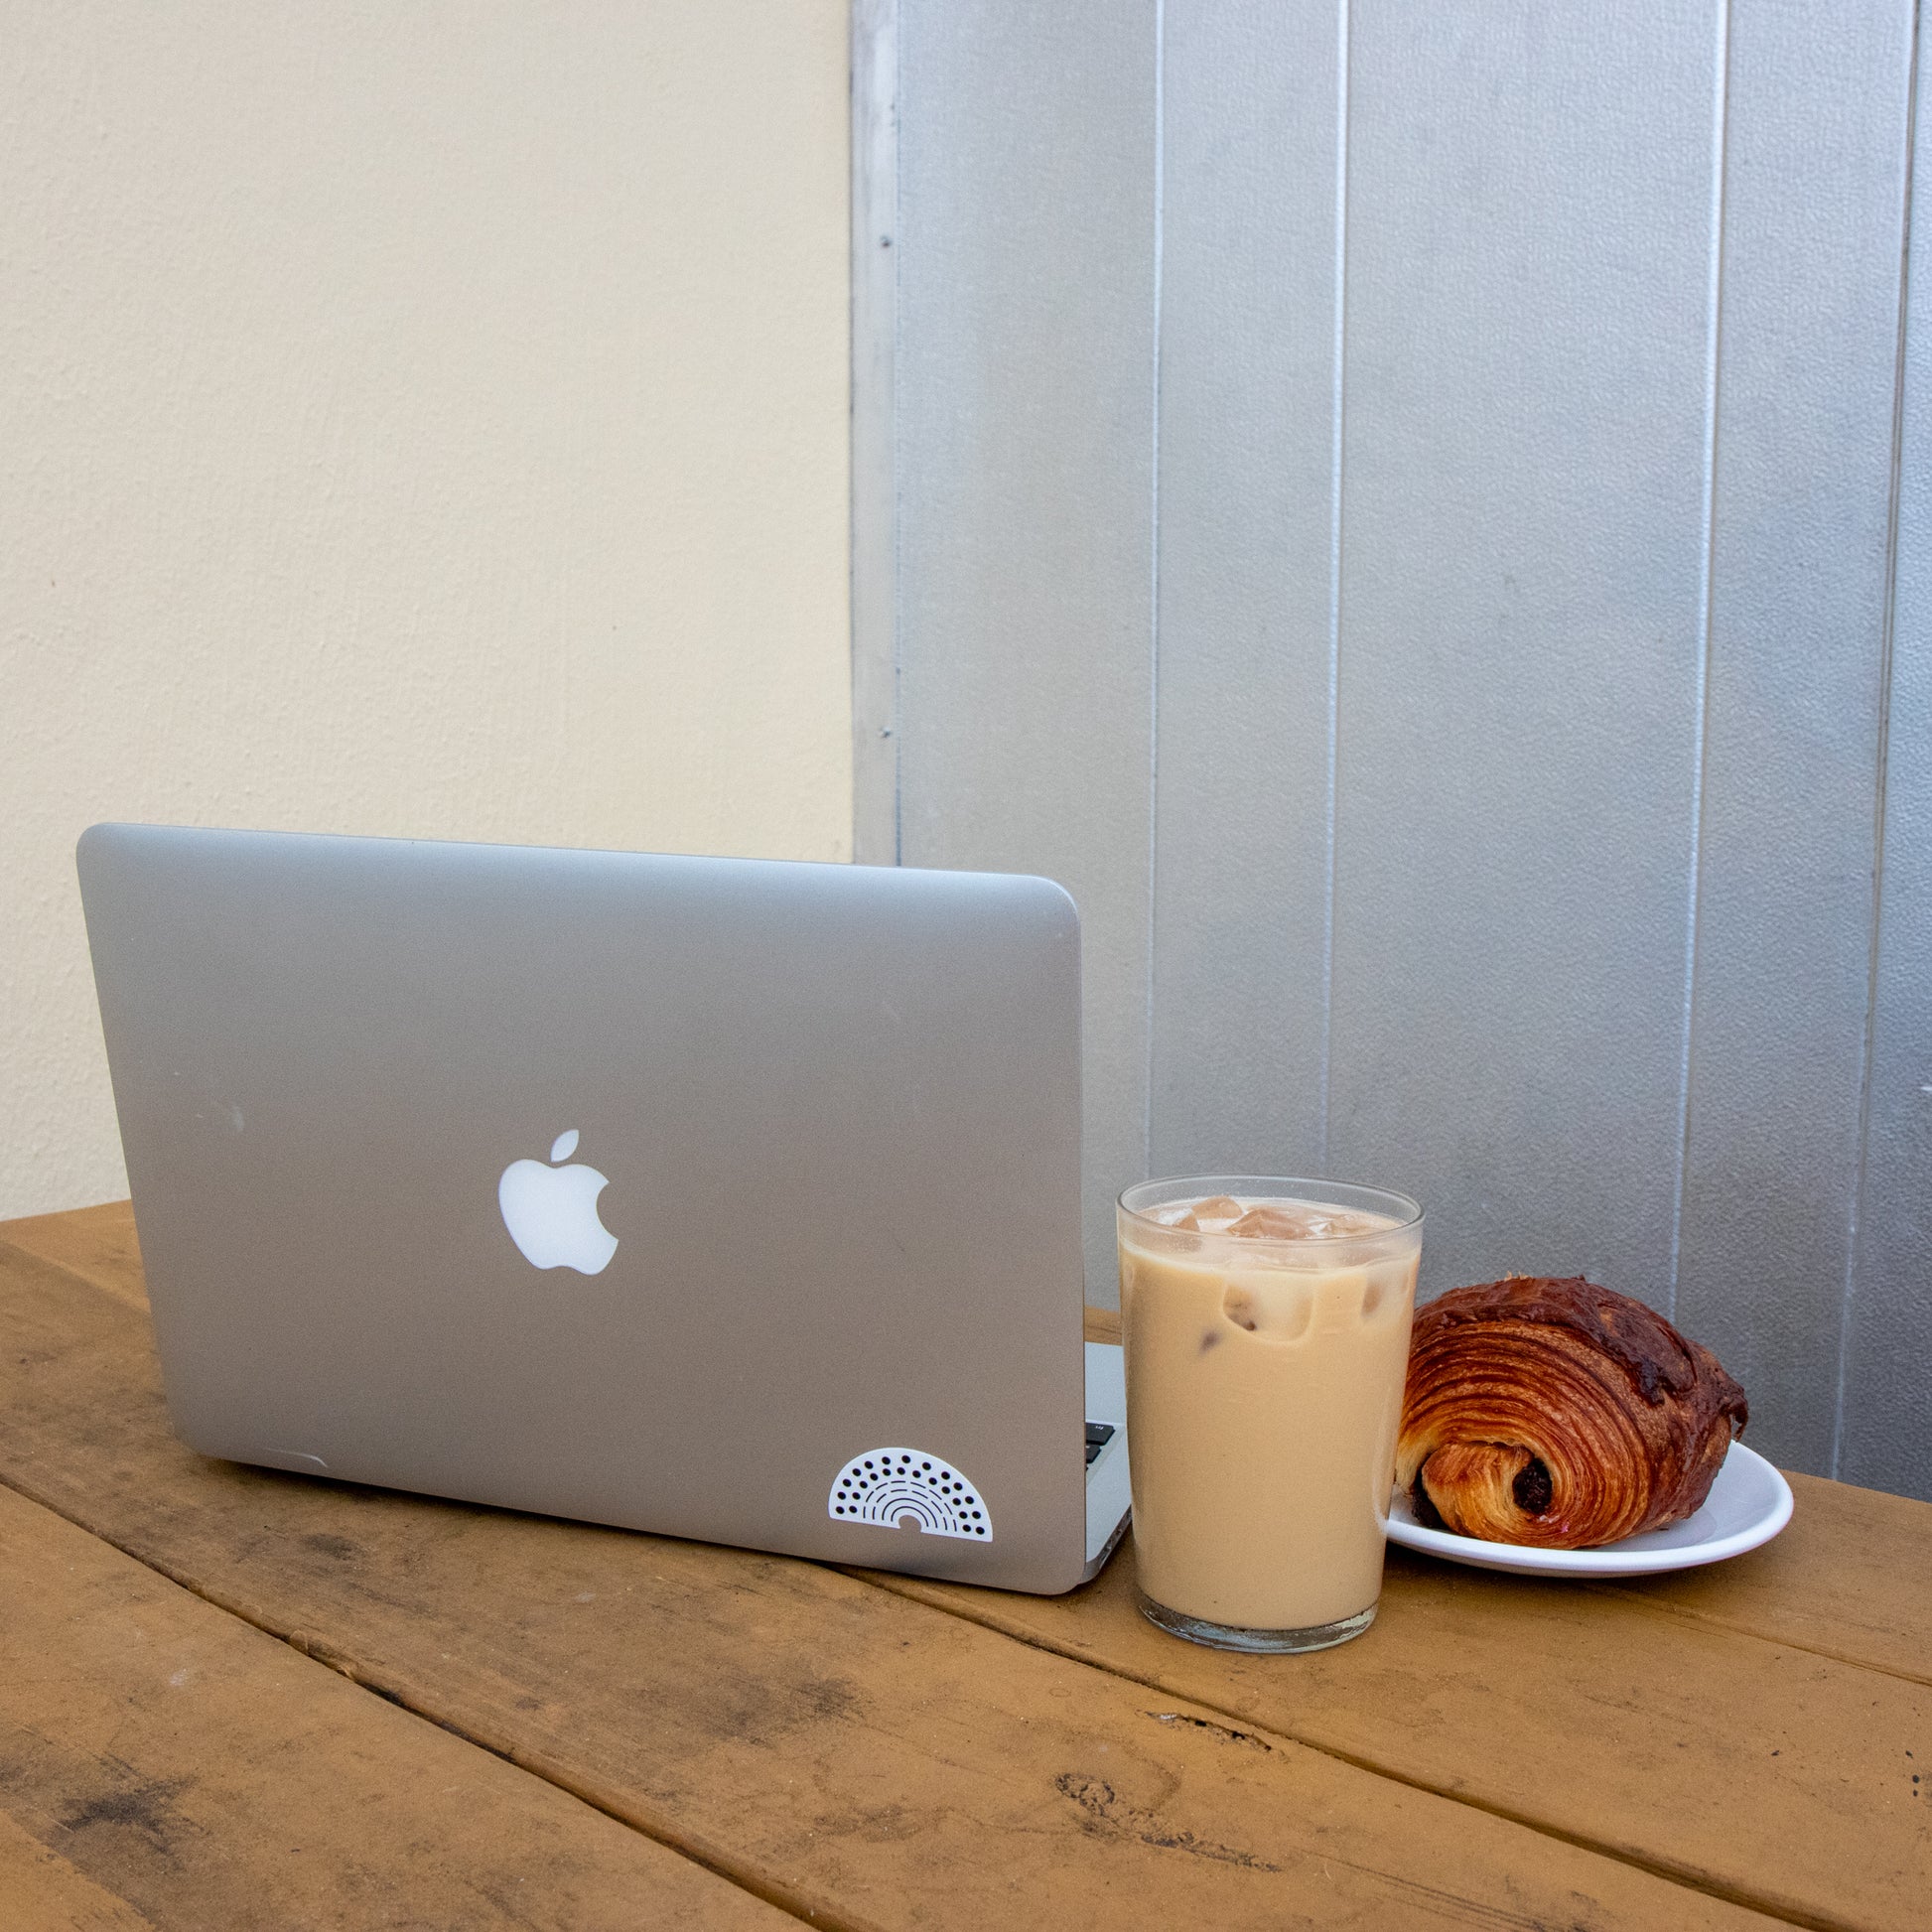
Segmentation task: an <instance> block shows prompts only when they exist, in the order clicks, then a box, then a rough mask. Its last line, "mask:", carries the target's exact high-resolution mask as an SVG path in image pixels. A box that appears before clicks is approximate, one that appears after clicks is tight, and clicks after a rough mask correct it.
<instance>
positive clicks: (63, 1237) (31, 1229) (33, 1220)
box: [0, 1200, 148, 1309]
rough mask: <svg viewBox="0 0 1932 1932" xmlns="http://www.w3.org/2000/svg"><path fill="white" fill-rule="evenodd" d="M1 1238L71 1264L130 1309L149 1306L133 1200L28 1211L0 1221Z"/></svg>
mask: <svg viewBox="0 0 1932 1932" xmlns="http://www.w3.org/2000/svg"><path fill="white" fill-rule="evenodd" d="M0 1241H7V1242H11V1243H12V1244H13V1245H14V1246H15V1247H17V1248H24V1249H26V1251H27V1252H28V1253H29V1254H30V1255H39V1256H40V1257H41V1258H42V1259H43V1260H45V1261H58V1262H59V1263H60V1264H61V1266H62V1267H64V1268H71V1269H72V1270H73V1272H74V1273H75V1274H77V1275H84V1276H85V1277H86V1278H87V1280H88V1281H90V1282H92V1283H93V1284H94V1286H95V1287H96V1288H104V1289H105V1290H106V1291H107V1293H108V1294H109V1295H114V1296H118V1297H119V1298H120V1299H121V1300H122V1301H123V1302H125V1303H126V1304H127V1305H128V1307H129V1308H135V1309H145V1308H146V1307H147V1306H148V1285H147V1282H146V1280H145V1279H144V1278H143V1276H142V1274H141V1237H140V1236H139V1234H137V1233H136V1232H135V1228H134V1203H133V1202H132V1201H131V1200H110V1201H102V1202H101V1204H100V1205H99V1206H98V1207H73V1208H69V1209H68V1210H67V1211H66V1212H65V1213H60V1214H29V1215H27V1216H26V1217H25V1218H23V1219H21V1220H17V1221H0Z"/></svg>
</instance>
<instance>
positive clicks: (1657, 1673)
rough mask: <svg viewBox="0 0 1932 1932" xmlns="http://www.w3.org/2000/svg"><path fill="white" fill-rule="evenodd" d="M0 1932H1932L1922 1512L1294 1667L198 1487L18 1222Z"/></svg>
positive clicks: (856, 1583) (1100, 1608)
mask: <svg viewBox="0 0 1932 1932" xmlns="http://www.w3.org/2000/svg"><path fill="white" fill-rule="evenodd" d="M0 1341H3V1342H4V1348H3V1349H0V1485H4V1486H0V1926H5V1927H7V1928H9V1932H11V1929H12V1928H19V1927H39V1926H86V1927H115V1928H122V1927H139V1926H146V1925H152V1926H168V1927H175V1926H179V1927H187V1928H193V1929H194V1932H207V1929H209V1928H213V1929H215V1932H219V1928H226V1927H231V1926H232V1927H255V1926H261V1927H274V1928H283V1927H296V1926H344V1927H361V1926H392V1925H393V1926H404V1925H406V1926H436V1927H443V1926H448V1927H477V1926H492V1925H499V1924H505V1925H518V1926H546V1927H548V1926H556V1927H603V1926H641V1925H650V1926H656V1925H678V1926H694V1927H706V1928H710V1927H745V1928H756V1927H774V1928H775V1927H777V1926H780V1925H782V1924H784V1923H785V1922H787V1920H788V1919H790V1920H799V1919H803V1920H806V1921H808V1922H810V1923H812V1924H817V1925H825V1926H834V1927H852V1928H860V1927H882V1928H883V1927H905V1928H912V1927H919V1928H952V1927H972V1928H982V1927H1032V1926H1046V1927H1051V1928H1053V1929H1054V1932H1070V1929H1071V1928H1075V1927H1084V1926H1096V1927H1102V1926H1104V1927H1123V1926H1134V1927H1142V1926H1148V1927H1162V1928H1167V1927H1192V1926H1214V1927H1257V1928H1260V1927H1267V1928H1271V1929H1272V1928H1279V1927H1286V1926H1299V1925H1312V1926H1403V1927H1406V1926H1433V1925H1446V1926H1458V1927H1480V1928H1497V1929H1499V1932H1500V1929H1503V1928H1531V1927H1550V1928H1579V1927H1587V1928H1610V1927H1640V1928H1645V1932H1654V1929H1655V1928H1674V1927H1680V1926H1684V1927H1703V1926H1712V1927H1742V1926H1747V1925H1752V1924H1757V1925H1765V1924H1769V1923H1771V1922H1773V1921H1776V1920H1783V1921H1785V1922H1788V1923H1793V1924H1798V1925H1806V1926H1830V1927H1838V1926H1847V1927H1851V1926H1859V1927H1892V1928H1900V1932H1903V1929H1904V1928H1913V1932H1924V1928H1926V1927H1928V1926H1932V1824H1929V1823H1928V1821H1932V1507H1929V1506H1927V1505H1925V1504H1921V1503H1915V1502H1907V1501H1903V1500H1901V1499H1899V1498H1897V1497H1893V1496H1884V1495H1878V1494H1875V1493H1873V1492H1870V1491H1866V1490H1859V1489H1851V1488H1846V1487H1843V1486H1841V1485H1838V1484H1835V1483H1829V1482H1820V1481H1815V1480H1812V1479H1809V1478H1806V1477H1796V1478H1794V1479H1793V1480H1794V1486H1795V1487H1796V1490H1797V1495H1798V1511H1797V1516H1796V1519H1795V1521H1794V1522H1793V1524H1792V1526H1791V1528H1790V1529H1789V1530H1788V1531H1787V1532H1786V1533H1785V1535H1784V1536H1783V1537H1781V1538H1780V1539H1779V1540H1778V1541H1777V1542H1775V1543H1773V1544H1772V1545H1770V1546H1769V1547H1768V1548H1766V1549H1765V1550H1762V1551H1760V1552H1757V1553H1755V1554H1753V1555H1751V1556H1748V1557H1744V1558H1741V1559H1739V1560H1737V1561H1736V1562H1734V1563H1730V1564H1726V1565H1723V1566H1721V1567H1719V1568H1716V1569H1713V1570H1707V1571H1694V1572H1691V1573H1689V1574H1687V1575H1685V1576H1683V1577H1680V1578H1676V1579H1669V1580H1658V1581H1652V1582H1648V1583H1641V1584H1613V1585H1599V1586H1592V1587H1577V1586H1574V1585H1569V1586H1559V1585H1546V1584H1536V1583H1530V1582H1526V1581H1522V1580H1518V1579H1509V1578H1502V1577H1493V1576H1488V1575H1485V1574H1482V1573H1479V1572H1474V1571H1466V1570H1458V1569H1453V1568H1450V1567H1447V1566H1438V1565H1435V1564H1431V1563H1429V1562H1426V1561H1423V1560H1419V1559H1410V1558H1407V1557H1405V1556H1403V1555H1402V1554H1401V1553H1399V1552H1392V1553H1391V1556H1390V1563H1389V1578H1388V1587H1387V1591H1386V1593H1385V1595H1384V1597H1383V1600H1382V1613H1381V1617H1380V1620H1379V1621H1378V1622H1377V1623H1376V1625H1375V1627H1374V1629H1373V1630H1371V1631H1370V1632H1369V1634H1368V1635H1367V1636H1366V1637H1363V1638H1361V1639H1360V1640H1358V1641H1357V1642H1355V1643H1351V1644H1346V1645H1344V1646H1342V1647H1341V1648H1340V1649H1337V1650H1332V1651H1327V1652H1325V1653H1323V1654H1321V1655H1319V1656H1315V1657H1307V1658H1241V1657H1233V1656H1228V1655H1224V1654H1222V1653H1219V1652H1215V1651H1209V1650H1200V1649H1196V1648H1194V1647H1193V1646H1191V1645H1188V1644H1183V1643H1178V1642H1176V1641H1174V1640H1173V1639H1172V1638H1170V1637H1166V1636H1164V1635H1162V1634H1161V1633H1160V1632H1159V1631H1157V1630H1155V1629H1153V1628H1152V1627H1151V1626H1150V1625H1149V1624H1147V1623H1146V1622H1145V1621H1144V1620H1143V1619H1142V1618H1141V1617H1140V1616H1139V1615H1138V1614H1137V1613H1136V1612H1135V1609H1134V1606H1133V1601H1132V1596H1131V1593H1130V1584H1131V1570H1132V1565H1131V1560H1130V1559H1128V1558H1126V1557H1121V1558H1117V1559H1116V1560H1115V1562H1114V1563H1113V1564H1112V1566H1111V1567H1110V1568H1109V1570H1108V1571H1107V1573H1106V1574H1105V1575H1104V1576H1103V1577H1102V1578H1101V1579H1100V1581H1099V1582H1097V1583H1096V1584H1094V1585H1093V1586H1091V1587H1089V1588H1087V1589H1084V1590H1081V1591H1079V1592H1078V1593H1077V1594H1075V1595H1072V1596H1067V1597H1060V1598H1052V1599H1045V1598H1039V1597H1026V1596H1009V1595H1005V1594H1002V1593H999V1592H996V1591H990V1590H974V1589H968V1588H963V1587H956V1586H947V1585H939V1584H929V1583H924V1582H920V1581H916V1580H913V1579H909V1578H901V1577H888V1576H880V1575H854V1574H847V1573H844V1572H841V1571H836V1570H830V1569H825V1568H822V1567H820V1566H817V1565H814V1564H809V1563H801V1562H795V1561H791V1560H789V1559H785V1558H778V1557H766V1556H758V1555H754V1554H750V1553H747V1552H743V1551H735V1550H721V1549H713V1548H709V1547H707V1546H704V1545H700V1544H692V1543H676V1542H669V1541H664V1540H660V1539H657V1538H653V1537H646V1536H636V1535H630V1534H626V1533H623V1532H621V1531H615V1530H602V1529H594V1528H590V1527H586V1526H584V1525H580V1524H572V1523H560V1522H552V1521H548V1520H544V1519H540V1518H532V1517H522V1516H515V1515H510V1514H507V1513H504V1512H501V1511H495V1510H487V1509H475V1508H469V1507H464V1506H461V1505H456V1504H450V1503H439V1502H431V1501H425V1500H420V1499H417V1498H414V1497H409V1496H402V1495H395V1494H391V1493H388V1492H383V1491H375V1490H366V1489H355V1488H351V1487H347V1486H342V1485H336V1484H332V1483H329V1482H324V1481H315V1480H311V1479H308V1478H305V1477H301V1476H291V1475H280V1474H276V1473H273V1472H269V1471H264V1470H258V1469H248V1468H242V1467H237V1466H234V1465H232V1464H227V1463H220V1462H209V1461H206V1460H204V1459H202V1458H201V1457H199V1456H197V1455H194V1454H192V1453H191V1452H190V1451H189V1450H187V1449H184V1448H182V1447H181V1446H180V1445H179V1444H178V1443H177V1442H176V1441H175V1439H174V1437H173V1435H172V1434H171V1433H170V1430H169V1427H168V1421H167V1416H166V1412H165V1410H164V1409H163V1406H162V1400H161V1391H160V1385H159V1380H158V1377H157V1373H156V1368H155V1362H154V1356H153V1352H152V1346H151V1340H150V1331H149V1323H148V1316H147V1308H146V1299H145V1295H144V1292H143V1288H142V1280H141V1268H140V1260H139V1255H138V1252H137V1249H136V1244H135V1238H134V1224H133V1220H132V1217H131V1215H130V1214H129V1212H128V1210H127V1208H126V1207H125V1206H122V1205H116V1206H109V1207H101V1208H89V1209H85V1210H83V1211H81V1212H78V1213H73V1214H63V1215H50V1216H45V1217H42V1218H39V1219H35V1220H28V1221H14V1222H8V1223H0Z"/></svg>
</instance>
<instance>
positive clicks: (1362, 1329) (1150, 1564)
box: [1119, 1175, 1422, 1650]
mask: <svg viewBox="0 0 1932 1932" xmlns="http://www.w3.org/2000/svg"><path fill="white" fill-rule="evenodd" d="M1119 1225H1120V1306H1121V1318H1122V1328H1123V1337H1124V1340H1125V1342H1126V1349H1127V1438H1128V1443H1129V1445H1130V1453H1131V1456H1132V1463H1133V1481H1134V1553H1135V1566H1136V1572H1137V1579H1138V1582H1139V1586H1140V1590H1141V1596H1142V1606H1143V1608H1144V1609H1145V1610H1146V1611H1147V1613H1148V1615H1149V1616H1150V1617H1152V1618H1153V1619H1154V1621H1155V1622H1157V1623H1159V1624H1161V1625H1162V1626H1163V1627H1164V1628H1166V1629H1169V1630H1173V1632H1175V1634H1177V1635H1180V1636H1186V1637H1191V1638H1193V1639H1194V1640H1195V1641H1197V1642H1202V1643H1212V1644H1218V1645H1221V1646H1223V1647H1225V1648H1230V1649H1241V1650H1316V1649H1320V1648H1323V1647H1324V1646H1325V1645H1328V1644H1331V1643H1340V1642H1342V1641H1343V1640H1344V1639H1345V1638H1348V1637H1352V1636H1355V1635H1357V1634H1359V1633H1360V1632H1361V1631H1363V1630H1365V1629H1367V1627H1368V1625H1369V1624H1370V1622H1372V1621H1373V1619H1374V1616H1375V1605H1376V1600H1377V1598H1378V1597H1379V1596H1380V1594H1381V1588H1382V1552H1383V1544H1384V1539H1385V1535H1386V1530H1387V1522H1388V1507H1389V1491H1390V1485H1391V1483H1392V1481H1393V1479H1394V1470H1395V1442H1396V1431H1397V1427H1398V1425H1399V1423H1400V1421H1401V1416H1402V1387H1403V1380H1404V1376H1405V1373H1406V1370H1407V1367H1408V1360H1409V1326H1410V1321H1411V1319H1412V1317H1413V1315H1414V1312H1415V1298H1416V1266H1417V1262H1418V1260H1419V1258H1420V1255H1421V1251H1422V1210H1421V1209H1420V1208H1419V1207H1418V1206H1417V1205H1416V1203H1415V1202H1414V1201H1412V1200H1409V1199H1407V1198H1406V1197H1404V1196H1403V1195H1400V1194H1388V1193H1383V1192H1381V1191H1379V1190H1378V1189H1374V1188H1367V1187H1354V1186H1342V1185H1340V1184H1338V1183H1333V1182H1324V1181H1313V1180H1277V1179H1260V1178H1254V1177H1243V1176H1231V1175H1222V1176H1217V1177H1212V1178H1201V1179H1188V1180H1166V1181H1149V1182H1147V1183H1145V1184H1144V1185H1142V1186H1139V1187H1130V1188H1129V1189H1128V1190H1127V1192H1126V1193H1125V1194H1123V1195H1122V1196H1121V1199H1120V1216H1119Z"/></svg>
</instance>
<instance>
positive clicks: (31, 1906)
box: [0, 1811, 154, 1932]
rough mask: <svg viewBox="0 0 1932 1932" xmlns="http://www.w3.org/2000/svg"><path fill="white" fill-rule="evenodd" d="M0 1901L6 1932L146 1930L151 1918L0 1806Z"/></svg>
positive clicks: (144, 1931) (124, 1931) (126, 1931)
mask: <svg viewBox="0 0 1932 1932" xmlns="http://www.w3.org/2000/svg"><path fill="white" fill-rule="evenodd" d="M0 1900H4V1901H5V1903H6V1907H7V1924H8V1926H9V1927H10V1928H11V1932H147V1929H148V1928H149V1927H151V1926H152V1925H153V1923H154V1921H153V1920H152V1919H145V1918H143V1917H142V1916H141V1914H140V1913H139V1912H137V1911H136V1910H135V1909H134V1907H133V1906H132V1905H130V1904H129V1903H128V1902H127V1901H126V1900H125V1899H124V1898H116V1897H115V1896H114V1894H113V1893H112V1892H111V1891H104V1890H102V1889H101V1887H100V1886H99V1885H97V1884H95V1883H94V1881H93V1880H92V1879H91V1878H89V1877H88V1876H87V1874H86V1873H85V1872H83V1871H82V1870H81V1869H80V1868H79V1866H77V1865H74V1864H71V1863H69V1862H68V1861H67V1860H66V1859H64V1858H62V1857H61V1855H60V1853H58V1852H50V1851H49V1850H48V1848H47V1847H46V1846H45V1845H43V1844H42V1843H41V1842H40V1840H39V1839H37V1838H36V1837H35V1836H34V1835H33V1834H32V1833H31V1832H30V1831H28V1830H27V1829H26V1828H25V1827H24V1826H20V1825H16V1824H15V1823H14V1821H13V1820H12V1819H11V1818H9V1817H8V1816H7V1814H6V1813H5V1812H4V1811H0Z"/></svg>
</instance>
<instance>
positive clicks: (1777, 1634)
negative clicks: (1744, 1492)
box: [1603, 1473, 1932, 1684]
mask: <svg viewBox="0 0 1932 1932" xmlns="http://www.w3.org/2000/svg"><path fill="white" fill-rule="evenodd" d="M1788 1480H1789V1481H1790V1484H1791V1488H1792V1491H1793V1493H1794V1495H1795V1497H1796V1499H1797V1507H1796V1509H1795V1510H1794V1511H1793V1513H1792V1517H1791V1524H1790V1527H1789V1528H1788V1529H1786V1530H1785V1532H1784V1534H1783V1535H1782V1536H1780V1537H1778V1538H1776V1539H1775V1540H1774V1541H1773V1542H1770V1543H1767V1544H1766V1545H1765V1546H1764V1548H1763V1549H1761V1550H1753V1551H1752V1552H1751V1553H1750V1555H1749V1556H1746V1557H1738V1558H1737V1559H1735V1560H1734V1561H1733V1562H1730V1563H1721V1564H1712V1565H1711V1566H1709V1567H1708V1568H1706V1569H1703V1570H1685V1571H1680V1572H1679V1573H1678V1574H1677V1575H1676V1576H1674V1577H1648V1578H1643V1579H1633V1580H1630V1581H1627V1582H1623V1583H1618V1584H1612V1585H1605V1586H1603V1587H1604V1588H1606V1589H1612V1590H1614V1591H1615V1592H1617V1593H1618V1594H1619V1595H1625V1596H1629V1597H1631V1598H1632V1599H1634V1600H1636V1601H1639V1602H1644V1603H1647V1604H1649V1605H1651V1606H1652V1607H1653V1608H1659V1609H1669V1610H1674V1611H1677V1612H1678V1613H1679V1614H1681V1615H1685V1616H1694V1617H1701V1618H1703V1619H1704V1620H1706V1621H1707V1622H1711V1623H1715V1624H1720V1625H1722V1626H1723V1627H1725V1629H1730V1630H1748V1631H1750V1632H1751V1633H1752V1634H1753V1635H1756V1636H1760V1637H1770V1638H1772V1639H1774V1640H1775V1641H1777V1642H1779V1643H1787V1644H1793V1645H1796V1646H1797V1647H1798V1648H1800V1649H1804V1650H1815V1651H1817V1652H1818V1653H1819V1654H1820V1655H1821V1656H1826V1657H1839V1658H1844V1659H1846V1660H1847V1661H1849V1662H1852V1663H1859V1664H1865V1665H1869V1666H1870V1667H1871V1668H1873V1669H1875V1670H1885V1671H1890V1672H1891V1673H1892V1674H1893V1675H1894V1676H1898V1677H1909V1678H1912V1679H1914V1680H1915V1681H1916V1682H1918V1683H1920V1684H1932V1503H1922V1502H1916V1501H1914V1500H1912V1499H1911V1498H1910V1497H1906V1496H1888V1495H1886V1494H1884V1492H1883V1491H1881V1490H1877V1489H1856V1488H1854V1487H1853V1486H1852V1485H1851V1484H1850V1483H1845V1482H1829V1481H1827V1480H1826V1479H1825V1478H1824V1477H1823V1476H1807V1475H1798V1474H1795V1473H1792V1474H1789V1475H1788Z"/></svg>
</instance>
